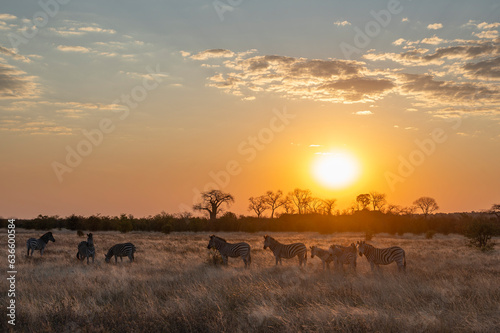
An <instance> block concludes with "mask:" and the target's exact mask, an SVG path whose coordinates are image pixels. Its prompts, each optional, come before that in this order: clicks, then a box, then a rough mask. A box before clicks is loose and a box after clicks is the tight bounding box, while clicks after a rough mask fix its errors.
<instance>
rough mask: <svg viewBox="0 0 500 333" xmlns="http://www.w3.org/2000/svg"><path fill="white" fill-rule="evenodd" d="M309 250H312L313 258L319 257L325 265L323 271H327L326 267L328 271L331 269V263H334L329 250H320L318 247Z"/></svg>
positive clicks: (311, 247)
mask: <svg viewBox="0 0 500 333" xmlns="http://www.w3.org/2000/svg"><path fill="white" fill-rule="evenodd" d="M309 248H310V249H311V258H314V256H317V257H318V258H320V259H321V261H322V263H323V270H324V269H325V265H326V267H327V268H328V269H330V263H331V262H332V261H333V258H332V255H331V253H330V252H329V251H327V250H323V249H320V248H319V247H317V246H310V247H309Z"/></svg>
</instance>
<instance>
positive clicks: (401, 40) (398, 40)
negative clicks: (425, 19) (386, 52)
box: [392, 38, 406, 45]
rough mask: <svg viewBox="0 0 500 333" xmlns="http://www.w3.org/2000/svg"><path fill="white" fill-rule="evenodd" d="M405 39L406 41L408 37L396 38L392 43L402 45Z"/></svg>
mask: <svg viewBox="0 0 500 333" xmlns="http://www.w3.org/2000/svg"><path fill="white" fill-rule="evenodd" d="M405 41H406V39H404V38H399V39H396V40H395V41H394V42H392V44H393V45H401V44H403V43H404V42H405Z"/></svg>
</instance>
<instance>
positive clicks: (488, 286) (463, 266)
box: [0, 229, 500, 332]
mask: <svg viewBox="0 0 500 333" xmlns="http://www.w3.org/2000/svg"><path fill="white" fill-rule="evenodd" d="M16 231H17V252H16V254H17V262H16V263H17V271H18V274H17V285H16V289H17V290H16V301H17V309H16V311H17V318H16V327H15V331H26V332H35V331H36V332H153V331H154V332H158V331H160V332H262V331H264V332H265V331H269V332H271V331H273V332H274V331H277V332H297V331H315V332H329V331H349V332H366V331H380V332H389V331H393V332H395V331H398V332H435V331H440V332H441V331H445V332H446V331H448V332H452V331H453V332H455V331H475V332H494V331H497V332H498V331H499V330H500V252H499V250H498V249H496V250H494V251H491V252H489V253H482V252H480V251H477V250H475V249H473V248H470V247H467V246H466V245H465V243H466V242H465V239H464V238H463V237H462V236H458V235H448V236H443V235H439V234H438V235H436V236H435V237H434V239H425V238H424V237H423V236H415V235H409V234H405V235H404V236H390V235H387V234H383V235H382V234H378V235H376V236H375V237H374V238H373V240H372V241H370V243H371V244H373V245H375V246H377V247H387V246H391V245H398V246H401V247H402V248H404V249H405V251H406V255H407V273H406V274H399V273H398V272H397V267H396V265H395V264H391V265H390V266H383V267H382V273H380V274H379V273H372V272H371V271H370V266H369V264H368V262H367V261H366V258H364V257H363V258H361V257H358V269H357V273H355V274H354V273H352V272H351V271H349V269H347V267H346V271H345V272H344V273H342V272H333V270H332V271H330V272H324V271H322V269H321V261H320V260H319V259H317V258H314V259H311V258H310V253H308V260H307V267H306V268H305V269H300V268H299V267H298V260H297V259H296V258H294V259H290V260H283V266H282V267H275V266H274V257H273V255H272V253H271V251H270V250H269V249H267V250H264V249H263V237H262V236H263V235H264V233H224V232H221V233H218V235H219V236H221V237H224V238H226V239H227V240H228V241H230V242H238V241H246V242H248V243H249V244H250V245H251V247H252V267H251V269H249V270H245V269H244V268H243V262H242V261H241V260H240V259H232V258H230V259H229V266H228V267H220V266H213V265H211V264H210V263H209V262H210V260H209V250H207V245H208V238H209V237H208V236H209V233H171V234H168V235H165V234H161V233H152V232H147V233H146V232H144V233H143V232H131V233H127V234H121V233H118V232H95V233H94V242H95V247H96V252H97V257H96V262H95V263H94V264H90V265H87V264H86V263H85V262H84V263H81V262H79V261H78V260H77V259H76V252H77V244H78V243H79V242H80V241H82V240H85V238H84V237H78V236H77V235H76V232H74V231H67V230H62V231H59V230H52V231H53V233H54V238H55V239H56V242H55V243H52V242H50V243H49V244H48V245H47V248H46V251H45V253H44V256H43V257H42V258H40V253H39V252H35V254H34V256H33V258H27V257H26V244H25V242H26V239H28V238H30V237H37V238H38V237H40V235H41V234H42V233H38V232H33V231H31V230H30V231H28V230H22V229H18V230H16ZM270 235H272V236H273V237H275V238H276V239H278V240H282V241H283V242H287V243H291V242H304V243H305V244H306V245H307V247H308V248H309V246H312V245H319V246H321V247H324V248H328V246H329V245H331V244H333V243H335V244H343V245H348V244H350V243H351V242H353V241H356V240H361V239H362V236H361V234H349V233H341V234H331V235H320V234H317V233H303V234H298V233H270ZM4 239H6V238H4ZM127 241H130V242H133V243H134V244H135V245H136V247H137V252H136V254H135V257H136V261H135V262H134V263H129V262H128V258H124V260H123V263H121V262H120V260H118V264H114V259H113V260H112V263H110V264H106V263H105V262H104V253H105V252H106V251H107V249H108V248H109V247H111V246H112V245H114V244H116V243H121V242H127ZM2 244H5V243H4V242H3V241H2ZM2 248H4V249H5V248H6V247H5V246H2ZM3 253H4V256H2V261H1V262H2V267H7V262H6V251H5V250H4V251H3ZM6 287H7V284H6V280H5V279H2V290H4V291H5V290H6ZM0 299H1V300H2V301H1V302H2V304H3V305H5V304H7V295H6V292H2V294H1V295H0ZM3 308H4V309H5V307H4V306H3ZM4 311H5V310H4ZM5 318H6V317H5V316H4V318H3V319H2V323H1V328H2V331H5V330H6V328H7V320H6V319H5Z"/></svg>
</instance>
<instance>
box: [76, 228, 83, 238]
mask: <svg viewBox="0 0 500 333" xmlns="http://www.w3.org/2000/svg"><path fill="white" fill-rule="evenodd" d="M76 234H77V235H78V237H83V235H84V234H83V231H81V230H78V231H77V232H76Z"/></svg>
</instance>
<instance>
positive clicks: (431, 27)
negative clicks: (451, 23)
mask: <svg viewBox="0 0 500 333" xmlns="http://www.w3.org/2000/svg"><path fill="white" fill-rule="evenodd" d="M442 27H443V25H442V24H441V23H434V24H429V25H428V26H427V29H429V30H438V29H441V28H442Z"/></svg>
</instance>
